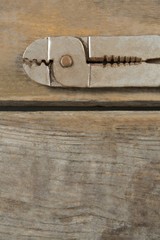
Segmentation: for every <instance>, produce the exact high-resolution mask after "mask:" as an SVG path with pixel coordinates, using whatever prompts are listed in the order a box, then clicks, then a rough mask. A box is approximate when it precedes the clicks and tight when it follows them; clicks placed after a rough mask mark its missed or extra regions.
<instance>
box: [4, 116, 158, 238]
mask: <svg viewBox="0 0 160 240" xmlns="http://www.w3.org/2000/svg"><path fill="white" fill-rule="evenodd" d="M159 190H160V113H159V112H98V113H97V112H68V113H66V112H32V113H27V112H23V113H20V112H11V113H10V112H1V113H0V239H5V240H10V239H12V240H18V239H21V240H26V239H27V240H28V239H34V240H35V239H36V240H39V239H52V240H54V239H55V240H57V239H65V240H66V239H68V240H71V239H72V240H73V239H74V240H75V239H86V240H91V239H94V240H108V239H109V240H113V239H114V240H122V239H123V240H136V239H139V240H144V239H146V240H147V239H148V240H158V239H160V213H159V208H160V191H159Z"/></svg>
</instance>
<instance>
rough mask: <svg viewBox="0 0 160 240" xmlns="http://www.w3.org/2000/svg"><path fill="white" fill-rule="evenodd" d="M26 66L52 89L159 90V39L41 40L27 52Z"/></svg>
mask: <svg viewBox="0 0 160 240" xmlns="http://www.w3.org/2000/svg"><path fill="white" fill-rule="evenodd" d="M23 67H24V70H25V72H26V73H27V74H28V76H29V77H30V78H31V79H33V80H35V81H36V82H38V83H41V84H43V85H47V86H51V87H80V88H96V87H97V88H99V87H158V86H160V36H118V37H103V36H97V37H70V36H64V37H47V38H44V39H38V40H36V41H35V42H33V43H32V44H31V45H30V46H28V47H27V49H26V50H25V52H24V55H23Z"/></svg>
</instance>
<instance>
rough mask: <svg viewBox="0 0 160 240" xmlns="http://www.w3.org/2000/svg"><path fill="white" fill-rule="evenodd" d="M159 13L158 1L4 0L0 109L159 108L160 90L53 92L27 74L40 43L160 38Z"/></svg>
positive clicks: (0, 23)
mask: <svg viewBox="0 0 160 240" xmlns="http://www.w3.org/2000/svg"><path fill="white" fill-rule="evenodd" d="M159 12H160V4H159V0H152V1H150V0H142V1H139V0H135V1H132V0H115V1H113V0H94V1H92V0H87V1H85V0H76V1H75V0H68V1H64V0H46V1H43V0H23V1H22V0H16V1H11V0H0V105H42V104H43V105H75V104H76V105H78V104H79V105H148V104H150V105H152V106H153V105H159V102H160V94H159V92H160V91H159V89H139V90H138V89H121V90H120V89H115V90H113V89H112V90H111V89H107V90H106V89H103V90H93V89H91V90H78V89H69V90H64V89H51V88H47V87H44V86H41V85H38V84H36V83H34V82H33V81H31V80H30V79H29V78H28V77H27V76H26V75H25V73H24V71H23V68H22V54H23V52H24V50H25V48H26V47H27V46H28V45H29V44H30V43H31V42H32V41H34V40H35V39H38V38H43V37H46V36H55V35H71V36H75V35H79V36H87V35H144V34H160V14H159Z"/></svg>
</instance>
